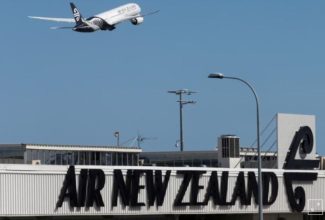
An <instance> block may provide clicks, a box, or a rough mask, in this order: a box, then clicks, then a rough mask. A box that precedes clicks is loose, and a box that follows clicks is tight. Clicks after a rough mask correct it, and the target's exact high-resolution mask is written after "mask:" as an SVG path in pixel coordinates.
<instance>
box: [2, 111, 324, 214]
mask: <svg viewBox="0 0 325 220" xmlns="http://www.w3.org/2000/svg"><path fill="white" fill-rule="evenodd" d="M315 123H316V119H315V116H312V115H292V114H277V115H276V117H275V124H276V126H275V128H274V129H271V133H270V134H272V135H273V136H274V137H275V139H274V141H271V144H270V146H272V147H270V148H267V149H266V150H264V151H263V152H262V154H261V157H262V180H263V181H262V191H263V193H262V195H263V212H264V219H266V220H285V219H288V220H291V219H292V220H293V219H298V220H318V219H324V215H323V209H324V199H325V171H324V169H323V168H324V160H323V158H322V157H320V156H319V155H317V153H316V146H317V145H316V128H315V127H316V126H315ZM270 136H271V135H267V137H266V138H265V142H267V141H268V140H269V137H270ZM256 167H257V151H256V148H254V147H253V148H251V147H242V146H241V145H240V138H239V137H238V136H236V135H229V134H227V135H220V136H219V138H218V141H217V143H216V146H215V147H214V148H213V149H211V150H209V151H184V152H143V151H142V149H141V148H139V147H120V146H80V145H51V144H43V145H41V144H1V145H0V219H112V220H114V219H121V220H129V219H130V220H133V219H139V220H140V219H148V220H149V219H156V220H160V219H161V220H165V219H166V220H169V219H170V220H180V219H195V220H209V219H239V218H240V219H242V220H245V219H258V187H259V186H258V184H257V169H256Z"/></svg>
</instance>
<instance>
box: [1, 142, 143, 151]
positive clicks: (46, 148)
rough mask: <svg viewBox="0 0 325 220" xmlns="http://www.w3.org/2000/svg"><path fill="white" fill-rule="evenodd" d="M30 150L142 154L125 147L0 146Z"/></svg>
mask: <svg viewBox="0 0 325 220" xmlns="http://www.w3.org/2000/svg"><path fill="white" fill-rule="evenodd" d="M14 148H16V149H17V148H20V149H30V150H53V151H96V152H122V153H140V152H142V149H141V148H140V147H123V146H98V145H93V146H91V145H62V144H24V143H22V144H0V150H4V149H14Z"/></svg>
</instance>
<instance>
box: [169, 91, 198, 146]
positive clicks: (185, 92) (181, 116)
mask: <svg viewBox="0 0 325 220" xmlns="http://www.w3.org/2000/svg"><path fill="white" fill-rule="evenodd" d="M168 93H173V94H175V95H178V96H179V100H178V101H177V102H178V103H179V127H180V128H179V143H180V151H183V149H184V138H183V105H186V104H195V103H196V102H195V101H184V100H183V94H184V95H192V94H193V93H196V92H194V91H190V90H188V89H179V90H174V91H168Z"/></svg>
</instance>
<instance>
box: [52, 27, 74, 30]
mask: <svg viewBox="0 0 325 220" xmlns="http://www.w3.org/2000/svg"><path fill="white" fill-rule="evenodd" d="M73 28H74V27H50V29H52V30H59V29H73Z"/></svg>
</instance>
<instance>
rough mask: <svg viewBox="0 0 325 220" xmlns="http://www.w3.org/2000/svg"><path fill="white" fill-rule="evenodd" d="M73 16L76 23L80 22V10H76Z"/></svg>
mask: <svg viewBox="0 0 325 220" xmlns="http://www.w3.org/2000/svg"><path fill="white" fill-rule="evenodd" d="M73 16H74V18H75V19H76V21H79V20H80V13H79V11H78V9H76V8H75V9H73Z"/></svg>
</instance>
